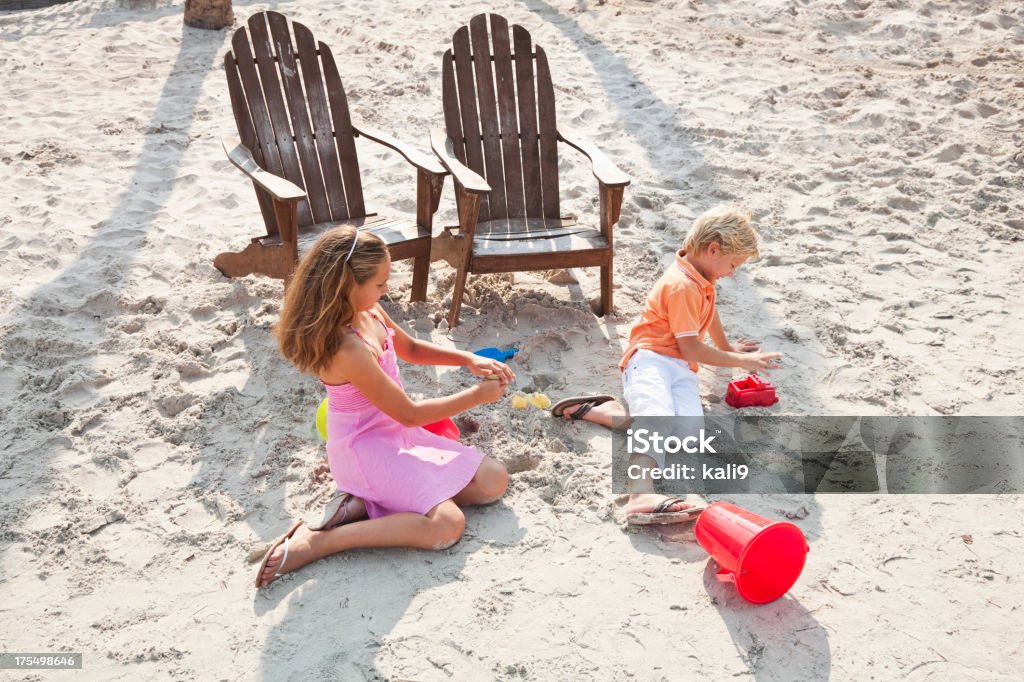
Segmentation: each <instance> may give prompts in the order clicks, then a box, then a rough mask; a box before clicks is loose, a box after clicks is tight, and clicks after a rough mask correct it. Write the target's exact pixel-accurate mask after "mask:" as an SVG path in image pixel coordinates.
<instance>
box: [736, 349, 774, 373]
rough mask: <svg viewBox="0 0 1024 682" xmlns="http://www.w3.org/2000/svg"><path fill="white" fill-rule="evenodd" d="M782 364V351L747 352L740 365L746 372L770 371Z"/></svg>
mask: <svg viewBox="0 0 1024 682" xmlns="http://www.w3.org/2000/svg"><path fill="white" fill-rule="evenodd" d="M781 365H782V353H747V354H746V355H744V356H743V359H742V361H741V362H740V367H741V368H742V369H745V370H747V371H748V372H770V371H772V370H773V369H778V368H779V367H780V366H781Z"/></svg>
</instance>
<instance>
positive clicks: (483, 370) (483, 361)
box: [467, 355, 516, 384]
mask: <svg viewBox="0 0 1024 682" xmlns="http://www.w3.org/2000/svg"><path fill="white" fill-rule="evenodd" d="M467 367H469V371H470V372H472V373H473V374H475V375H477V376H478V377H497V378H498V379H499V380H501V381H503V382H505V383H506V384H508V383H510V382H512V381H515V378H516V375H515V373H514V372H513V371H512V370H511V369H509V366H508V365H506V364H505V363H504V362H498V361H497V360H492V359H491V358H485V357H483V356H482V355H474V356H473V359H472V360H470V362H469V365H467Z"/></svg>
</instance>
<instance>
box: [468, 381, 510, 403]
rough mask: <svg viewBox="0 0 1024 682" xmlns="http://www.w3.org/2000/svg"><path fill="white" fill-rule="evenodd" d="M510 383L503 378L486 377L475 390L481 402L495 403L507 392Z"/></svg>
mask: <svg viewBox="0 0 1024 682" xmlns="http://www.w3.org/2000/svg"><path fill="white" fill-rule="evenodd" d="M506 388H508V383H507V382H505V381H502V380H501V379H484V380H483V381H481V382H480V383H478V384H477V385H476V386H474V387H473V390H474V391H475V392H476V396H477V399H478V400H479V401H480V403H493V402H495V401H496V400H498V399H499V398H500V397H501V396H502V395H504V394H505V389H506Z"/></svg>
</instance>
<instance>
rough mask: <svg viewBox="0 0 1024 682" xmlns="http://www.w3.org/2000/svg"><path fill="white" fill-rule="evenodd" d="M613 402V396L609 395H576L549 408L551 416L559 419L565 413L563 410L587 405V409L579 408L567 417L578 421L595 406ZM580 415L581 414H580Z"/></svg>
mask: <svg viewBox="0 0 1024 682" xmlns="http://www.w3.org/2000/svg"><path fill="white" fill-rule="evenodd" d="M612 400H615V396H610V395H576V396H572V397H571V398H562V399H561V400H559V401H558V402H557V403H555V404H554V405H552V406H551V416H552V417H561V416H562V415H563V413H564V412H565V408H567V407H573V406H574V405H589V406H588V407H585V408H584V407H581V408H580V409H579V410H577V411H576V412H574V413H573V414H571V415H569V418H570V419H572V420H574V421H578V420H580V419H582V418H583V415H584V414H586V413H587V412H590V410H592V409H594V407H596V406H597V405H601V404H602V403H607V402H609V401H612ZM581 413H582V414H581Z"/></svg>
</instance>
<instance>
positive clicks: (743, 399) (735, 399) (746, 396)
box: [725, 374, 779, 407]
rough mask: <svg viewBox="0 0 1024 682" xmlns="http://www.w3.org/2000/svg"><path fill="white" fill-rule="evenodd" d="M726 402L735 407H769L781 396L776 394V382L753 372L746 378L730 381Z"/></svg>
mask: <svg viewBox="0 0 1024 682" xmlns="http://www.w3.org/2000/svg"><path fill="white" fill-rule="evenodd" d="M725 402H726V403H728V404H729V405H732V406H733V407H768V406H769V405H774V404H775V403H777V402H779V397H778V396H777V395H775V385H774V384H770V383H768V382H767V381H765V380H764V379H762V378H761V377H759V376H757V375H756V374H751V375H750V376H748V377H747V378H746V379H740V380H739V381H730V382H729V389H728V390H727V391H726V392H725Z"/></svg>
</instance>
